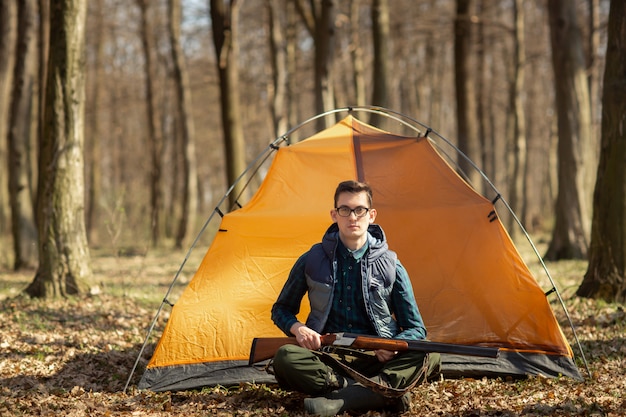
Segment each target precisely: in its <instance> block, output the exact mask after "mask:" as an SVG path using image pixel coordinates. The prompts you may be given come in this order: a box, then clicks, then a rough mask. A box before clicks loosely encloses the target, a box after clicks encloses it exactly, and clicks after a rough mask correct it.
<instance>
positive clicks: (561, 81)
mask: <svg viewBox="0 0 626 417" xmlns="http://www.w3.org/2000/svg"><path fill="white" fill-rule="evenodd" d="M548 14H549V22H550V43H551V45H552V66H553V69H554V77H555V88H556V91H555V97H556V109H557V120H558V137H559V141H558V158H559V163H558V186H559V191H558V194H557V201H556V208H555V215H556V219H555V225H554V229H553V233H552V240H551V242H550V246H549V248H548V251H547V253H546V255H545V256H546V259H549V260H557V259H583V258H585V257H586V256H587V250H588V245H589V233H590V229H591V221H590V219H591V195H592V194H591V187H592V185H591V184H593V182H591V183H590V181H594V180H595V173H594V172H593V170H592V165H593V164H594V163H595V158H594V156H595V151H594V147H593V146H592V138H591V112H590V108H589V105H590V102H589V89H588V87H587V75H586V71H585V59H584V54H583V44H582V34H581V32H580V28H579V27H578V23H577V21H576V4H575V3H573V2H571V1H567V0H548Z"/></svg>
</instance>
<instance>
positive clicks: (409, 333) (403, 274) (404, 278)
mask: <svg viewBox="0 0 626 417" xmlns="http://www.w3.org/2000/svg"><path fill="white" fill-rule="evenodd" d="M391 301H392V304H393V305H392V308H393V311H394V313H395V316H396V320H397V321H398V325H399V326H400V333H398V334H397V335H396V338H398V339H404V340H422V339H426V334H427V333H426V327H425V326H424V321H423V320H422V315H421V314H420V311H419V308H418V307H417V302H416V301H415V295H414V294H413V286H412V285H411V279H410V278H409V274H408V273H407V271H406V269H404V266H402V264H401V263H400V261H396V282H395V283H394V287H393V290H392V292H391Z"/></svg>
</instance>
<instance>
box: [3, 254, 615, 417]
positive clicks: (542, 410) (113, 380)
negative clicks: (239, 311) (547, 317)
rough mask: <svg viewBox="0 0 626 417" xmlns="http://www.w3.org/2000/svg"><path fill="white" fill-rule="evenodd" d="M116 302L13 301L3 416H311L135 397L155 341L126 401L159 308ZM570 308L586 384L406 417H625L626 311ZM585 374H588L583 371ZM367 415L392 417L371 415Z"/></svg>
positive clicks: (425, 402) (494, 390) (462, 385)
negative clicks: (583, 356)
mask: <svg viewBox="0 0 626 417" xmlns="http://www.w3.org/2000/svg"><path fill="white" fill-rule="evenodd" d="M178 259H180V258H178ZM115 262H117V263H118V264H119V262H122V261H120V260H119V259H116V261H115ZM148 263H150V262H148ZM113 269H115V268H111V270H113ZM118 269H119V268H118ZM105 270H106V269H104V268H103V269H102V270H101V271H105ZM582 272H584V271H582ZM582 272H581V274H582ZM108 273H109V272H106V273H105V272H101V274H105V275H106V274H108ZM154 273H155V271H152V274H154ZM116 274H117V273H113V272H110V276H109V277H107V276H100V278H101V279H102V280H103V281H105V280H106V279H107V278H111V280H114V278H115V277H114V276H117V275H116ZM5 276H6V277H7V278H6V280H10V279H11V275H10V274H3V279H5ZM163 276H164V278H163V279H164V280H166V281H167V280H168V279H171V270H168V271H165V272H164V273H163ZM134 277H135V278H136V279H137V282H135V283H134V284H136V285H139V286H140V287H141V286H142V285H143V286H145V285H149V284H148V283H147V281H146V280H147V279H148V278H143V277H141V274H135V275H134ZM137 277H139V278H137ZM5 285H6V284H5ZM125 285H128V283H126V284H125ZM109 287H110V285H109ZM127 288H130V286H128V287H127ZM133 288H134V287H133ZM158 290H161V288H158ZM164 291H165V290H163V291H162V292H163V293H164ZM111 293H112V291H109V292H107V290H106V288H105V291H103V293H102V294H101V295H99V296H98V297H92V298H86V299H82V300H56V301H40V300H30V299H27V298H24V297H13V298H5V299H3V300H1V301H0V415H1V416H4V415H7V416H8V415H11V416H21V415H23V416H26V415H29V416H30V415H38V416H59V415H62V416H208V415H211V416H231V415H235V416H276V415H283V416H299V415H304V413H303V411H302V396H301V395H299V394H294V393H287V392H284V391H282V390H280V389H278V388H277V387H275V386H264V385H253V384H242V385H241V386H237V387H229V388H224V387H209V388H205V389H203V390H198V391H185V392H174V393H170V392H166V393H153V392H145V391H144V392H140V391H138V390H136V388H135V387H136V384H137V382H138V380H139V378H140V376H141V372H142V367H143V366H145V364H146V363H147V361H148V359H149V357H150V355H151V353H152V349H153V347H154V342H155V341H156V340H150V341H149V342H150V343H149V344H148V349H146V351H145V352H144V354H143V356H142V358H141V359H140V364H139V369H138V371H137V372H135V374H134V376H133V379H132V380H131V384H130V388H129V389H128V391H127V393H123V392H122V391H123V388H124V386H125V384H126V381H127V378H128V376H129V372H130V370H131V369H132V367H133V365H134V363H135V360H136V358H137V355H138V353H139V350H140V347H141V345H142V343H143V341H144V338H145V336H146V331H147V328H148V326H149V325H150V323H151V321H152V319H153V316H154V313H155V311H156V308H157V307H158V305H156V306H155V307H154V308H152V307H151V306H146V305H147V304H149V303H146V301H145V300H141V299H139V297H135V296H132V294H131V296H127V295H126V296H120V295H111ZM161 295H162V294H161ZM566 301H567V303H568V308H569V312H570V315H571V317H572V320H573V321H574V323H575V325H576V327H577V334H578V337H579V339H580V341H581V343H582V345H583V348H584V349H585V354H586V357H587V361H588V363H589V366H590V370H591V374H592V375H591V377H590V378H588V379H587V380H586V381H585V382H576V381H573V380H570V379H568V378H560V379H547V378H542V377H532V378H529V379H525V380H521V381H507V380H502V379H487V378H485V379H480V380H470V379H460V380H441V381H437V382H432V383H429V384H426V385H422V386H419V387H416V388H415V389H414V390H413V403H412V406H413V409H412V411H410V412H407V413H405V414H404V415H405V416H466V417H469V416H622V415H626V399H625V397H624V394H623V393H624V392H626V376H624V368H625V367H626V361H625V359H624V358H625V357H626V343H625V340H626V332H625V330H626V315H625V313H624V310H623V308H622V307H621V306H619V305H613V304H607V303H601V302H596V301H593V300H585V299H578V298H576V297H569V298H568V299H567V300H566ZM555 312H556V314H557V317H558V318H559V319H560V321H561V322H562V326H563V328H564V329H566V328H567V327H568V325H567V324H566V322H565V321H564V319H565V318H564V317H563V316H564V314H563V313H562V312H560V311H559V309H558V308H555ZM162 316H163V317H161V318H160V319H159V321H158V322H157V326H156V331H155V332H154V333H155V337H157V336H158V334H160V331H161V329H162V328H163V324H164V322H165V320H166V318H167V314H164V315H162ZM566 333H567V331H566ZM570 336H571V335H568V337H570ZM575 350H576V349H575ZM579 365H580V367H581V372H582V373H583V374H586V372H585V369H584V365H583V364H582V363H579ZM367 415H370V416H375V415H390V414H385V413H382V414H381V413H376V412H369V413H367Z"/></svg>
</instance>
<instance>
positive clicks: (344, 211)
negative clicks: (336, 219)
mask: <svg viewBox="0 0 626 417" xmlns="http://www.w3.org/2000/svg"><path fill="white" fill-rule="evenodd" d="M335 211H336V212H337V214H338V215H340V216H341V217H350V214H352V213H354V215H355V216H356V217H363V216H365V215H366V214H367V212H368V211H370V209H368V208H367V207H357V208H353V209H351V208H350V207H347V206H341V207H337V208H335Z"/></svg>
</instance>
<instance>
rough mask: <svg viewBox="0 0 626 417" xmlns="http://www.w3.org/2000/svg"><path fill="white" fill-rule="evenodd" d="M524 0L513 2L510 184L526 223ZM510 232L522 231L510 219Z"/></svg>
mask: <svg viewBox="0 0 626 417" xmlns="http://www.w3.org/2000/svg"><path fill="white" fill-rule="evenodd" d="M523 3H524V2H523V0H515V1H514V2H513V21H514V28H515V29H514V37H513V44H514V47H513V63H512V66H513V67H512V70H513V74H512V75H513V76H512V80H511V90H510V95H509V100H510V105H511V109H512V113H513V129H512V130H513V132H512V133H513V134H512V137H511V138H510V139H509V140H511V143H512V144H513V147H512V148H513V152H511V153H510V160H509V166H510V168H511V176H510V183H509V203H510V205H511V207H512V208H513V210H514V211H515V212H516V213H517V215H518V216H519V217H520V218H521V219H522V221H523V222H524V223H526V221H525V220H526V219H527V217H526V213H527V211H526V201H527V199H526V191H527V188H526V185H527V183H528V181H527V172H528V166H527V163H528V160H527V146H526V112H525V111H524V101H523V97H524V94H523V92H524V91H525V85H524V84H525V83H524V79H525V71H524V65H525V64H526V63H525V61H526V49H525V41H524V38H525V37H524V7H523V6H524V5H523ZM510 222H511V224H509V231H510V233H511V234H512V235H513V237H514V231H517V230H519V229H518V228H517V227H514V226H513V224H512V218H511V219H510Z"/></svg>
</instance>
